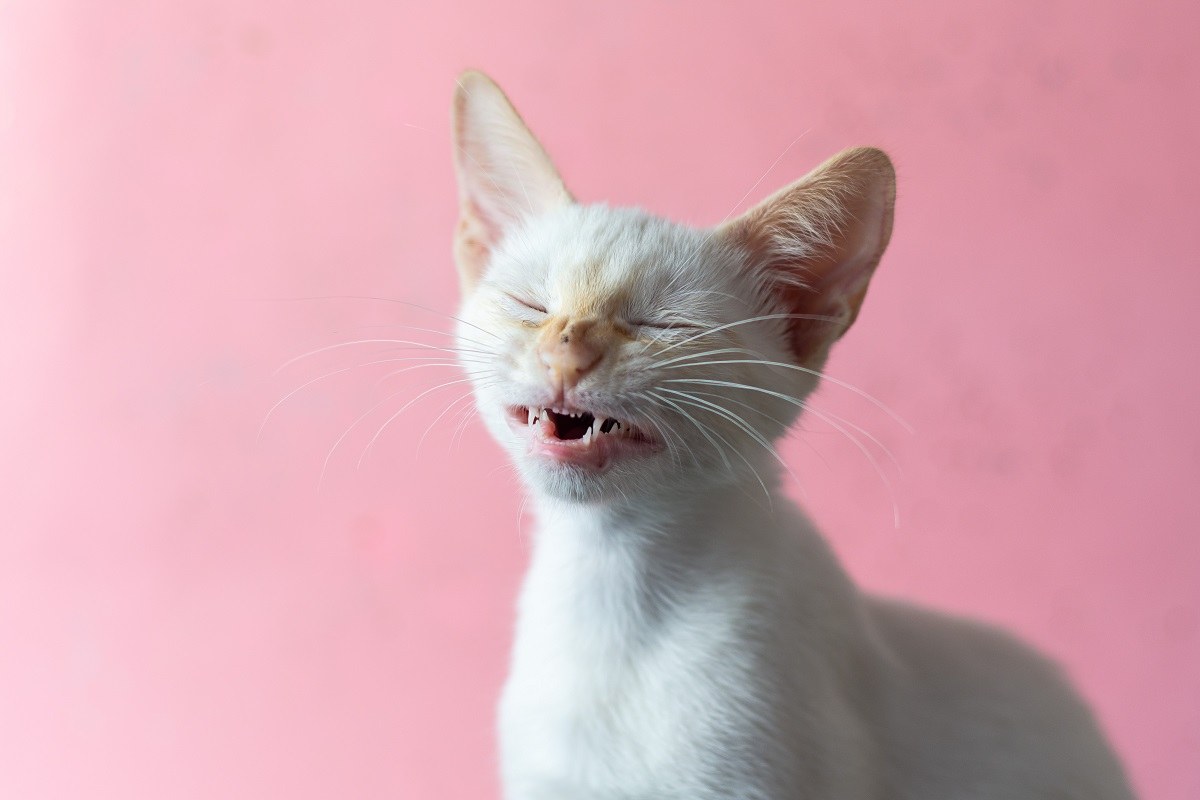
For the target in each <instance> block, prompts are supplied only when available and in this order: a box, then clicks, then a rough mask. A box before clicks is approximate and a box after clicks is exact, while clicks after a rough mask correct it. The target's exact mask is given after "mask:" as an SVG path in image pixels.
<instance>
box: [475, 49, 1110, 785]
mask: <svg viewBox="0 0 1200 800" xmlns="http://www.w3.org/2000/svg"><path fill="white" fill-rule="evenodd" d="M455 136H456V145H457V150H456V166H457V168H458V176H459V186H460V201H461V216H460V223H459V229H458V232H457V235H456V240H455V253H456V258H457V262H458V266H459V270H460V278H461V282H462V285H463V290H464V300H463V307H462V311H461V314H460V325H459V330H458V336H459V339H458V347H459V350H460V357H461V358H462V361H463V365H464V368H465V369H466V371H467V372H468V374H469V376H470V377H471V378H472V380H473V381H474V384H475V387H474V388H475V393H476V404H477V408H478V410H479V412H480V415H481V418H482V419H483V420H484V421H485V423H486V424H487V426H488V428H489V430H490V431H491V432H492V434H493V436H494V437H495V438H496V439H497V441H498V442H499V443H500V444H501V446H502V447H504V448H505V450H506V451H507V452H508V453H509V455H510V456H511V458H512V460H513V463H514V465H515V467H516V468H517V471H518V473H519V474H520V476H521V478H522V480H523V483H524V484H525V486H526V489H527V491H528V493H529V496H530V498H531V500H532V502H533V506H534V511H535V515H536V517H537V520H538V523H537V530H536V534H535V536H534V546H533V557H532V563H531V565H530V569H529V572H528V574H527V576H526V579H525V583H524V586H523V589H522V591H521V596H520V601H519V608H518V623H517V635H516V642H515V646H514V651H513V657H512V668H511V672H510V675H509V679H508V682H507V684H506V686H505V689H504V694H503V698H502V701H501V706H500V722H499V731H500V744H501V765H502V774H503V781H504V787H505V795H506V797H507V798H508V800H651V799H653V800H669V799H670V798H680V800H682V799H683V798H688V800H733V799H734V798H737V799H738V800H785V799H786V800H800V799H801V798H806V799H809V800H884V799H885V798H886V799H887V800H908V799H909V798H911V799H912V800H942V799H944V800H971V799H978V800H991V799H992V798H995V800H1001V798H1011V799H1012V800H1016V799H1017V798H1021V799H1023V800H1024V799H1031V800H1032V799H1035V798H1046V799H1047V800H1049V798H1056V799H1058V798H1079V800H1119V799H1122V798H1129V797H1131V796H1132V795H1131V794H1130V791H1129V789H1128V787H1127V785H1126V783H1125V779H1124V777H1123V775H1122V772H1121V769H1120V767H1119V765H1118V763H1117V762H1116V760H1115V759H1114V757H1113V756H1112V754H1111V752H1110V751H1109V749H1108V747H1107V745H1106V744H1105V743H1104V741H1103V739H1102V737H1101V735H1100V733H1099V732H1098V730H1097V727H1096V725H1095V723H1094V721H1093V720H1092V718H1091V715H1090V713H1089V711H1088V710H1087V708H1086V707H1085V706H1084V705H1083V703H1082V702H1081V701H1079V700H1078V699H1077V698H1076V697H1075V695H1074V694H1073V692H1072V691H1071V689H1070V688H1069V687H1068V685H1067V684H1066V682H1065V681H1064V680H1063V678H1062V677H1061V676H1060V675H1059V673H1058V671H1057V669H1056V668H1055V667H1054V666H1053V665H1051V664H1049V663H1048V662H1046V661H1045V660H1043V659H1042V658H1041V657H1039V656H1037V655H1036V654H1034V653H1032V652H1030V651H1029V650H1027V649H1026V648H1024V647H1023V646H1022V645H1020V644H1018V643H1017V642H1015V641H1014V640H1012V639H1011V638H1010V637H1008V636H1007V635H1005V634H1003V633H1001V632H999V631H996V630H993V629H991V628H988V627H985V626H982V625H978V624H974V623H969V622H965V621H960V620H956V619H952V618H950V617H945V616H940V615H935V614H933V613H930V612H926V611H922V610H919V609H916V608H912V607H909V606H906V605H902V604H899V603H893V602H888V601H883V600H879V599H875V598H872V597H870V596H868V595H866V594H864V593H862V592H860V591H859V590H858V589H857V588H856V587H855V586H854V585H853V583H852V582H851V581H850V579H849V578H848V577H847V575H846V574H845V572H844V571H843V570H842V568H841V567H840V565H839V564H838V562H837V560H836V558H835V557H834V556H833V554H832V552H831V551H830V549H829V548H828V546H827V545H826V544H825V542H824V540H823V539H822V538H821V537H820V535H819V534H818V533H817V532H816V531H815V529H814V528H813V526H812V525H811V524H810V523H809V522H808V521H807V519H806V518H805V517H804V516H803V515H802V514H801V512H800V511H799V510H798V509H797V508H796V507H795V506H794V504H792V503H791V501H790V500H788V499H787V498H786V497H785V496H784V495H783V493H782V492H781V491H780V489H779V483H780V476H781V474H782V464H781V462H780V461H779V460H778V456H777V455H776V454H775V452H774V449H773V447H772V443H773V442H774V441H775V440H777V439H778V438H779V437H781V436H782V435H784V433H786V431H787V429H788V428H789V426H790V425H791V423H792V422H793V421H794V420H795V418H796V417H797V415H798V414H799V413H801V412H802V411H804V412H806V413H817V412H814V411H811V410H810V409H807V408H806V406H805V403H804V398H805V397H807V395H808V394H810V393H811V392H812V390H813V388H814V387H815V386H816V384H817V382H818V380H819V379H820V378H821V368H822V367H823V365H824V362H825V359H826V357H827V355H828V350H829V347H830V346H831V345H832V343H833V342H834V341H835V340H836V339H837V338H838V337H839V336H840V335H841V334H842V333H843V332H844V331H845V330H846V329H847V328H848V327H849V325H850V324H851V322H853V320H854V318H855V316H856V315H857V313H858V309H859V306H860V304H861V302H862V299H863V296H864V295H865V291H866V286H867V281H868V280H869V278H870V275H871V273H872V272H873V270H874V268H875V266H876V265H877V264H878V261H879V258H880V257H881V255H882V253H883V250H884V248H885V247H886V245H887V240H888V238H889V236H890V232H891V221H892V202H893V197H894V177H893V173H892V170H891V165H890V162H889V161H888V160H887V157H886V156H884V155H883V154H882V153H881V152H879V151H877V150H869V149H861V150H854V151H847V152H846V153H844V154H842V155H840V156H838V157H835V158H834V159H832V160H831V161H829V162H827V163H826V164H825V165H823V166H822V167H821V168H819V169H818V170H817V171H815V172H814V173H812V174H811V175H810V176H808V177H807V178H805V179H803V180H801V181H799V182H797V183H796V184H793V185H792V186H789V187H786V188H785V189H784V190H782V191H781V192H780V193H778V194H776V195H775V196H773V197H771V198H769V199H768V200H766V201H764V202H763V203H762V204H760V205H759V206H757V207H756V208H755V209H752V210H751V211H750V212H748V213H747V214H745V215H743V216H742V217H739V218H738V219H736V220H733V221H732V222H730V223H728V224H723V225H721V226H718V227H717V228H714V229H709V230H696V229H692V228H688V227H684V226H679V225H675V224H673V223H670V222H667V221H665V220H661V219H658V218H655V217H653V216H650V215H648V214H645V213H643V212H640V211H635V210H629V209H610V208H607V207H604V206H583V205H579V204H577V203H575V202H574V201H573V200H572V198H571V197H570V195H569V193H568V192H567V191H566V189H565V187H564V185H563V184H562V181H561V179H560V178H559V176H558V174H557V172H556V171H554V169H553V167H552V165H551V164H550V162H549V159H548V158H547V157H546V155H545V152H544V151H543V150H542V148H541V147H540V145H538V143H537V141H536V140H535V139H534V138H533V137H532V135H531V134H529V132H528V130H527V129H526V128H525V126H524V124H523V123H522V122H521V120H520V118H519V117H518V116H517V115H516V112H515V111H514V110H513V109H512V106H511V105H510V104H509V103H508V101H507V99H506V98H505V97H504V95H503V94H502V93H501V92H500V90H499V89H498V87H496V86H495V84H494V83H492V82H491V81H490V79H488V78H486V77H485V76H483V75H481V74H479V73H468V74H466V75H464V76H463V77H462V79H461V80H460V89H459V92H458V94H457V95H456V100H455Z"/></svg>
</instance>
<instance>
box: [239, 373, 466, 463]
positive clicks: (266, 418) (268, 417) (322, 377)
mask: <svg viewBox="0 0 1200 800" xmlns="http://www.w3.org/2000/svg"><path fill="white" fill-rule="evenodd" d="M421 358H424V357H423V356H413V357H411V358H381V359H377V360H375V361H365V362H363V363H361V364H351V365H350V366H348V367H342V368H341V369H335V370H333V371H332V372H326V373H325V374H324V375H318V376H317V377H315V378H313V379H312V380H310V381H305V382H304V383H302V384H300V385H299V386H297V387H296V388H295V389H293V390H291V391H290V392H288V393H287V394H285V395H284V396H283V397H281V398H279V400H278V402H276V403H275V405H273V406H271V409H270V410H269V411H268V412H267V413H266V416H264V417H263V421H262V424H261V425H259V426H258V433H257V435H255V437H254V440H255V441H256V442H257V441H259V440H260V439H261V438H262V433H263V430H265V429H266V427H267V423H268V422H270V420H271V415H272V414H274V413H275V410H276V409H278V408H279V407H280V406H281V405H283V404H284V403H286V402H287V401H288V400H289V399H290V398H291V397H293V396H295V395H296V394H297V393H298V392H300V391H302V390H304V389H307V388H308V387H309V386H312V385H313V384H314V383H318V382H320V381H323V380H325V379H327V378H332V377H333V376H334V375H341V374H342V373H344V372H350V371H351V370H354V369H360V368H362V367H370V366H374V365H376V364H392V363H395V362H398V361H410V360H418V359H421ZM455 366H457V365H455Z"/></svg>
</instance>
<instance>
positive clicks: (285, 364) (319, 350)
mask: <svg viewBox="0 0 1200 800" xmlns="http://www.w3.org/2000/svg"><path fill="white" fill-rule="evenodd" d="M359 344H401V345H408V346H410V347H416V348H418V349H424V350H436V351H438V352H441V353H455V354H457V353H459V352H460V351H459V350H458V349H457V348H453V347H438V346H437V345H433V344H429V343H427V342H415V341H412V340H410V339H355V340H353V341H349V342H338V343H336V344H329V345H325V346H324V347H318V348H317V349H315V350H309V351H308V352H307V353H301V354H300V355H298V356H293V357H292V358H289V359H288V360H287V361H285V362H283V363H282V364H280V365H279V366H278V367H276V368H275V371H274V372H272V373H271V374H272V375H278V374H279V373H280V372H282V371H283V370H285V369H287V368H288V367H290V366H291V365H292V364H295V363H296V362H297V361H301V360H303V359H306V358H311V357H312V356H315V355H319V354H321V353H327V352H329V351H330V350H337V349H340V348H343V347H352V346H354V345H359Z"/></svg>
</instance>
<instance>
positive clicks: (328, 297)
mask: <svg viewBox="0 0 1200 800" xmlns="http://www.w3.org/2000/svg"><path fill="white" fill-rule="evenodd" d="M257 299H260V300H270V301H273V302H282V303H291V302H309V301H313V300H374V301H376V302H380V303H395V304H397V305H402V306H409V307H410V308H416V309H420V310H421V311H427V312H429V313H430V314H436V315H438V316H439V317H446V318H447V319H452V320H454V321H455V322H461V323H462V324H464V325H466V326H468V327H471V328H474V329H475V330H477V331H479V332H481V333H486V334H487V335H488V336H491V337H493V338H495V339H498V340H501V341H503V339H502V337H500V336H499V335H497V334H495V333H493V332H492V331H489V330H487V329H486V328H481V327H479V326H478V325H475V324H473V323H471V322H468V321H467V320H465V319H463V318H461V317H456V316H455V315H453V314H447V313H446V312H444V311H439V310H437V309H436V308H430V307H429V306H424V305H421V304H420V303H414V302H412V301H409V300H397V299H396V298H394V297H376V296H373V295H365V294H330V295H315V296H304V297H263V298H257Z"/></svg>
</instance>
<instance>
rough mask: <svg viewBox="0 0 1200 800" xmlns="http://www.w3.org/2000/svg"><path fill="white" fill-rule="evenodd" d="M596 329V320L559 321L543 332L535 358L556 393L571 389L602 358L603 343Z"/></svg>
mask: <svg viewBox="0 0 1200 800" xmlns="http://www.w3.org/2000/svg"><path fill="white" fill-rule="evenodd" d="M596 327H597V326H596V320H590V319H585V320H578V321H570V320H567V319H561V320H557V321H555V322H553V323H551V324H550V325H548V326H546V328H545V330H543V332H542V335H541V337H540V339H539V341H538V359H539V360H540V361H541V362H542V366H544V367H545V368H546V372H547V375H548V376H549V378H550V383H551V385H552V386H553V387H554V388H555V389H556V390H557V391H558V392H559V393H561V392H563V391H564V390H566V389H571V388H574V387H575V386H576V385H577V384H578V383H579V381H580V380H581V379H582V378H583V376H584V375H586V374H587V373H588V372H590V371H591V370H592V368H593V367H595V366H596V364H598V363H600V359H601V358H603V357H604V347H605V342H604V341H603V337H601V336H598V335H597V333H598V331H597V329H596Z"/></svg>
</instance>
